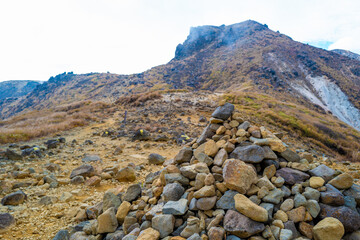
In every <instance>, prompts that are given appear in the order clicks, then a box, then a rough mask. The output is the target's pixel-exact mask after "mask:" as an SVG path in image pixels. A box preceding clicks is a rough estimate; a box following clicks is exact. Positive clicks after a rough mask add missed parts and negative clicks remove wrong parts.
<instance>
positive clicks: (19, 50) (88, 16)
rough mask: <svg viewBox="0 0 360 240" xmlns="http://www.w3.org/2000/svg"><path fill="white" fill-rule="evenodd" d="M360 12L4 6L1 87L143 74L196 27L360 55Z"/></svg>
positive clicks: (137, 4) (81, 0)
mask: <svg viewBox="0 0 360 240" xmlns="http://www.w3.org/2000/svg"><path fill="white" fill-rule="evenodd" d="M359 12H360V1H357V0H342V1H341V2H340V1H337V0H329V1H326V0H323V1H322V0H312V1H310V0H303V1H288V0H274V1H268V0H257V1H254V0H241V1H239V0H224V1H215V0H172V1H166V0H151V1H148V0H103V1H98V0H32V1H29V0H14V1H1V2H0V32H1V37H0V66H1V71H0V81H4V80H9V79H35V80H36V79H38V80H46V79H48V78H49V77H50V76H52V75H56V74H58V73H61V72H64V71H74V72H75V73H85V72H106V71H110V72H114V73H134V72H142V71H144V70H146V69H148V68H150V67H153V66H156V65H159V64H164V63H166V62H168V61H169V60H170V59H171V58H173V56H174V52H175V48H176V45H177V44H178V43H181V42H183V41H184V40H185V39H186V37H187V34H188V32H189V28H190V27H191V26H199V25H221V24H232V23H237V22H241V21H244V20H247V19H253V20H256V21H259V22H261V23H266V24H268V25H269V27H270V28H271V29H273V30H275V31H276V30H279V31H280V32H282V33H285V34H287V35H289V36H291V37H292V38H293V39H294V40H297V41H302V42H315V41H322V40H327V41H332V42H335V43H334V45H335V44H338V46H341V47H342V48H345V47H346V48H347V47H348V48H347V49H349V50H352V51H358V53H360V51H359V49H360V48H359V43H360V41H357V40H359V37H360V36H359V34H360V29H359V27H360V14H358V13H359ZM348 38H351V39H353V40H352V41H351V43H346V41H345V43H342V42H343V41H344V40H341V39H348ZM339 44H341V45H339ZM335 46H337V45H335ZM343 46H344V47H343Z"/></svg>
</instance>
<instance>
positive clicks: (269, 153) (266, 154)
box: [262, 146, 278, 160]
mask: <svg viewBox="0 0 360 240" xmlns="http://www.w3.org/2000/svg"><path fill="white" fill-rule="evenodd" d="M262 148H263V150H264V159H267V160H276V159H277V158H278V157H277V156H276V154H275V153H274V151H273V150H271V148H270V147H269V146H262Z"/></svg>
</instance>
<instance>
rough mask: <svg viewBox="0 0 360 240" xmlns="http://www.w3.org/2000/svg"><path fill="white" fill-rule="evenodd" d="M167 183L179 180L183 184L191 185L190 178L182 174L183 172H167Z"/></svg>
mask: <svg viewBox="0 0 360 240" xmlns="http://www.w3.org/2000/svg"><path fill="white" fill-rule="evenodd" d="M165 181H166V184H169V183H174V182H178V183H180V184H181V185H183V186H187V185H189V182H190V181H189V179H187V178H186V177H184V176H183V175H181V173H168V174H165Z"/></svg>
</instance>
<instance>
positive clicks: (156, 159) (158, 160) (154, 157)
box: [148, 153, 165, 165]
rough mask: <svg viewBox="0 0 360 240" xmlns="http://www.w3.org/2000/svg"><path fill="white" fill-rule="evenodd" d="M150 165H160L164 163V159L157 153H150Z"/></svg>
mask: <svg viewBox="0 0 360 240" xmlns="http://www.w3.org/2000/svg"><path fill="white" fill-rule="evenodd" d="M148 160H149V163H150V164H155V165H160V164H163V163H164V162H165V158H164V157H163V156H161V155H160V154H157V153H151V154H150V155H149V157H148Z"/></svg>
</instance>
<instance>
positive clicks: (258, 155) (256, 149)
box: [229, 145, 265, 163]
mask: <svg viewBox="0 0 360 240" xmlns="http://www.w3.org/2000/svg"><path fill="white" fill-rule="evenodd" d="M229 157H230V158H234V159H240V160H241V161H243V162H245V163H260V162H261V161H262V160H263V159H264V157H265V151H264V149H263V148H262V147H260V146H257V145H250V146H244V147H237V148H235V150H234V151H233V152H232V153H231V154H230V156H229Z"/></svg>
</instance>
